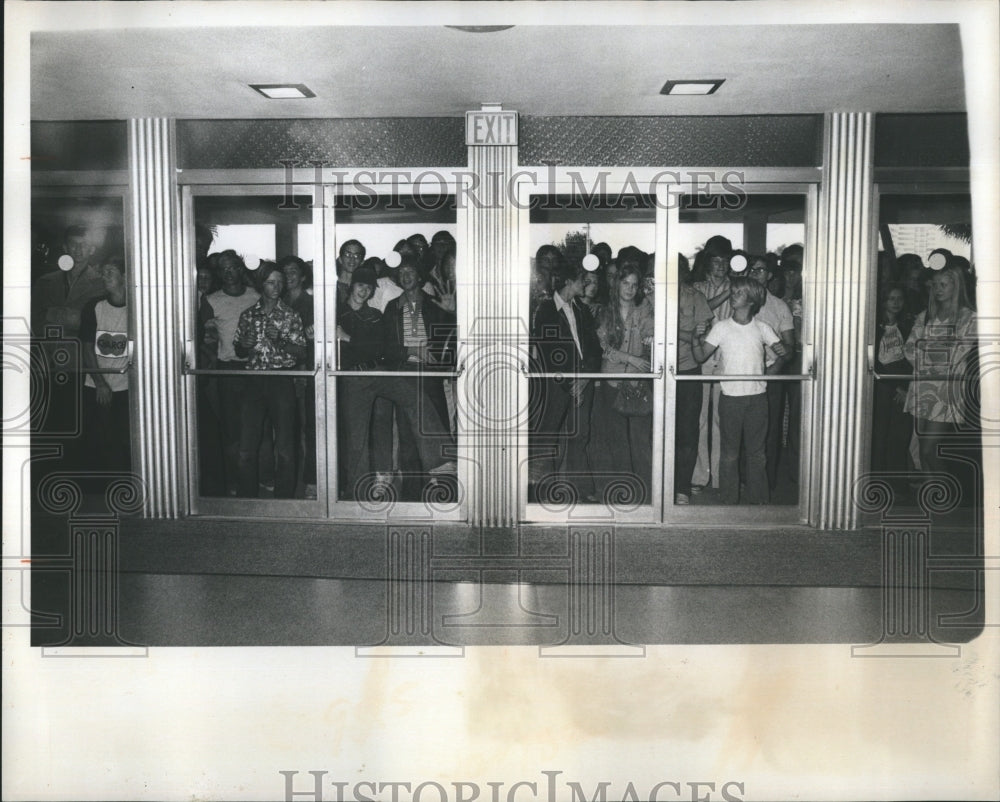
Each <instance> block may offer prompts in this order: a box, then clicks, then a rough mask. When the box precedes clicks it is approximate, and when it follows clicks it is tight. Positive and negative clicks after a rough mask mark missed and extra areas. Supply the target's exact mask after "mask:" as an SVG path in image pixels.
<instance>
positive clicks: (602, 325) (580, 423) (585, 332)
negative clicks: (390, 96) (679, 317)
mask: <svg viewBox="0 0 1000 802" xmlns="http://www.w3.org/2000/svg"><path fill="white" fill-rule="evenodd" d="M531 223H532V231H531V236H532V242H533V245H534V246H535V248H536V250H535V258H534V263H533V265H532V278H531V292H530V306H529V314H530V349H531V372H532V373H534V374H541V375H537V376H533V377H532V378H531V379H529V409H530V418H529V440H528V454H529V470H528V501H529V502H530V503H536V502H537V503H541V504H546V505H550V504H554V505H558V506H559V507H561V508H565V507H567V506H569V505H571V504H573V503H587V502H592V503H606V504H609V505H611V506H613V507H615V508H618V509H627V508H634V507H636V506H639V505H642V504H649V503H650V502H651V490H652V478H653V471H652V464H653V437H652V431H653V381H652V379H648V378H646V379H624V378H617V377H619V376H621V375H622V374H628V373H636V374H648V373H649V372H650V370H651V367H650V365H651V360H652V342H653V337H654V334H655V315H654V308H653V299H652V294H653V290H654V284H655V282H654V275H653V261H654V260H653V254H652V253H651V251H652V249H653V242H654V239H655V209H654V207H653V204H652V201H651V199H649V198H646V197H637V196H620V197H615V198H610V197H609V198H601V199H595V198H591V199H589V200H588V202H587V203H586V204H583V203H582V202H581V199H579V198H570V197H563V196H552V197H546V198H536V199H535V203H534V206H533V209H532V212H531ZM588 255H589V258H587V259H585V258H584V257H588ZM579 373H584V374H588V373H589V374H600V373H604V374H610V375H609V377H608V378H606V379H605V378H596V379H595V378H592V377H590V378H588V377H579V378H578V377H575V376H574V374H579Z"/></svg>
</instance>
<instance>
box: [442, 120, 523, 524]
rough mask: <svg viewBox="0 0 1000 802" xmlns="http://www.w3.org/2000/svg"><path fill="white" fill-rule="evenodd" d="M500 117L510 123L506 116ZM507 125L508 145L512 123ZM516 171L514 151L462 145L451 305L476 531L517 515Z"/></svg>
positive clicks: (465, 458) (464, 453) (461, 424)
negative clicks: (455, 291) (455, 307)
mask: <svg viewBox="0 0 1000 802" xmlns="http://www.w3.org/2000/svg"><path fill="white" fill-rule="evenodd" d="M503 114H505V115H508V119H510V115H511V113H510V112H504V113H503ZM514 125H515V128H514V136H515V137H516V119H515V120H514ZM508 131H509V129H508ZM504 141H510V139H507V140H504ZM514 141H516V139H515V140H514ZM516 166H517V146H516V144H515V145H509V144H482V145H477V144H470V146H469V171H468V174H467V180H468V181H469V184H468V186H467V188H466V189H467V190H468V200H467V202H465V203H464V204H463V205H462V206H463V208H461V209H460V211H459V227H460V229H461V230H462V233H463V235H464V236H463V237H462V239H464V242H465V253H464V254H463V255H462V261H461V264H460V265H459V277H460V280H461V284H460V286H459V294H460V297H459V303H460V307H461V309H460V313H461V314H462V316H463V319H462V324H463V325H462V330H463V332H465V333H466V341H465V343H463V347H462V349H461V351H462V353H461V354H460V357H459V359H460V361H461V363H463V364H464V366H465V371H464V373H463V375H462V377H461V378H460V379H459V382H458V400H459V404H458V408H459V414H458V418H459V429H460V432H461V434H462V438H463V442H464V444H465V447H464V449H463V451H462V458H463V463H464V467H465V469H466V470H467V473H466V476H467V479H468V481H467V499H468V515H469V522H470V523H472V524H477V525H482V526H509V525H511V524H513V522H514V521H515V519H516V515H517V488H518V484H517V422H518V419H519V417H520V416H521V413H520V411H519V409H520V406H522V404H519V399H518V395H517V393H518V379H519V366H520V364H521V362H522V359H521V357H520V355H519V351H518V335H519V324H518V309H517V293H516V291H515V288H516V285H517V283H518V282H519V281H522V280H523V279H522V277H521V276H520V274H519V270H518V267H519V266H518V264H517V214H518V213H517V206H516V198H511V197H509V194H510V191H511V190H512V187H511V186H510V183H511V182H510V179H511V177H512V176H513V173H514V171H515V168H516ZM523 405H525V406H526V404H523Z"/></svg>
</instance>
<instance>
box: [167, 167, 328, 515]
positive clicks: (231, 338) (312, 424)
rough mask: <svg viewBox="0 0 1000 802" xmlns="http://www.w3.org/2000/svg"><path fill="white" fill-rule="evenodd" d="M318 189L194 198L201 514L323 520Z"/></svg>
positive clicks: (190, 293)
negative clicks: (316, 518) (316, 196)
mask: <svg viewBox="0 0 1000 802" xmlns="http://www.w3.org/2000/svg"><path fill="white" fill-rule="evenodd" d="M315 200H316V198H315V191H314V189H313V188H312V187H311V186H297V187H294V189H293V191H291V192H289V191H287V188H283V187H277V186H195V187H184V188H183V215H184V220H183V232H184V238H185V255H186V259H185V263H184V265H185V266H184V269H183V275H182V276H179V277H178V280H179V281H181V282H183V286H184V289H185V291H184V293H183V295H184V298H185V302H184V309H183V310H182V317H183V320H184V321H185V361H184V366H183V371H184V375H185V380H186V393H187V411H188V416H187V417H188V435H189V448H188V461H189V476H190V481H191V487H190V497H191V509H192V511H193V512H196V513H202V514H205V513H208V514H220V515H229V516H235V517H238V516H244V515H253V516H276V517H321V516H323V515H325V512H326V502H327V491H326V488H327V486H328V481H327V468H326V462H325V460H324V459H322V458H320V457H319V456H318V455H321V454H322V453H323V451H322V449H321V448H319V447H318V446H320V445H321V444H323V443H325V440H326V423H325V421H326V414H325V399H326V393H325V387H324V383H325V378H324V376H323V374H322V371H321V367H322V365H323V358H324V344H323V339H322V336H319V337H318V336H317V332H322V331H323V330H324V322H325V319H326V314H327V313H326V308H325V304H324V297H325V293H324V287H325V283H326V282H327V281H329V280H330V278H329V276H328V275H327V274H326V271H325V269H324V263H323V252H324V243H323V215H324V210H323V209H322V206H321V204H317V203H315Z"/></svg>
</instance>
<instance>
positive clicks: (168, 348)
mask: <svg viewBox="0 0 1000 802" xmlns="http://www.w3.org/2000/svg"><path fill="white" fill-rule="evenodd" d="M128 146H129V182H130V185H131V187H130V188H131V198H132V204H133V207H132V214H131V219H132V225H131V242H130V246H131V265H130V267H131V270H132V280H133V282H134V288H135V292H134V294H133V298H134V303H133V306H134V318H133V319H134V321H135V332H134V334H133V338H134V340H135V351H134V358H135V374H134V375H135V377H136V386H135V387H134V388H130V391H131V392H132V393H134V396H135V399H136V404H137V407H136V408H137V409H138V410H139V420H140V424H139V427H138V431H136V432H135V433H134V434H135V435H136V436H137V437H138V442H139V445H138V452H139V463H138V466H137V468H138V472H139V473H140V475H141V476H142V478H143V480H144V482H145V486H146V489H147V497H146V503H145V506H144V508H143V512H144V514H145V515H146V516H147V517H150V518H173V517H176V516H178V515H180V514H183V512H185V510H184V509H183V507H184V505H185V501H184V499H185V494H184V493H183V492H182V488H183V487H185V483H186V480H185V477H186V474H187V465H186V463H185V462H184V460H183V459H181V455H182V454H183V453H185V452H184V451H183V450H181V448H180V444H181V440H182V438H183V431H184V428H183V416H182V415H181V410H182V407H181V376H180V363H179V359H180V349H179V345H178V344H179V343H180V342H181V311H182V309H183V299H182V298H181V291H182V282H181V276H180V273H179V269H180V268H179V264H180V259H179V258H178V257H179V252H178V247H177V240H176V237H177V233H176V232H177V223H178V219H179V209H178V199H177V187H176V180H175V171H174V149H173V128H172V125H171V123H170V121H169V120H167V119H164V118H147V119H134V120H129V124H128Z"/></svg>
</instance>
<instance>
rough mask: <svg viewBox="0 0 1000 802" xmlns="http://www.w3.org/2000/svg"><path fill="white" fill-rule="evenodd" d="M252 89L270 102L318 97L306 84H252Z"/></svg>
mask: <svg viewBox="0 0 1000 802" xmlns="http://www.w3.org/2000/svg"><path fill="white" fill-rule="evenodd" d="M250 88H251V89H253V90H255V91H257V92H260V93H261V94H262V95H263V96H264V97H266V98H268V99H269V100H288V99H292V98H304V97H316V93H315V92H313V91H312V90H311V89H310V88H309V87H308V86H306V85H305V84H250Z"/></svg>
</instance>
